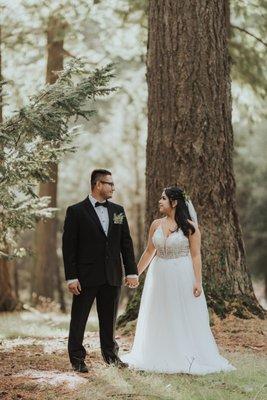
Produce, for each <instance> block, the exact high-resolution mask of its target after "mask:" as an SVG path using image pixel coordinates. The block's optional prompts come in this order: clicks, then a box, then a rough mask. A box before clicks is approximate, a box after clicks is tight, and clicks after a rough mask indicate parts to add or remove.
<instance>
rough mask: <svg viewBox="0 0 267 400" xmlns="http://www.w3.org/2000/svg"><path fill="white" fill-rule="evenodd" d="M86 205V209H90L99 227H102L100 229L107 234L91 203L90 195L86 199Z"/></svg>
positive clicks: (91, 215)
mask: <svg viewBox="0 0 267 400" xmlns="http://www.w3.org/2000/svg"><path fill="white" fill-rule="evenodd" d="M84 207H85V208H86V210H87V211H88V213H89V215H90V217H91V219H92V220H93V221H94V222H95V223H96V225H97V226H98V228H99V229H100V231H101V232H102V233H103V234H104V235H105V237H106V234H105V231H104V229H103V228H102V225H101V222H100V221H99V218H98V215H97V213H96V211H95V209H94V207H93V205H92V203H91V201H90V200H89V199H88V197H86V199H85V200H84ZM109 224H110V220H109Z"/></svg>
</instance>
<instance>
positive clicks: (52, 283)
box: [33, 17, 66, 300]
mask: <svg viewBox="0 0 267 400" xmlns="http://www.w3.org/2000/svg"><path fill="white" fill-rule="evenodd" d="M65 28H66V26H65V23H64V21H62V20H60V19H57V18H56V17H50V19H49V22H48V27H47V69H46V83H49V84H53V83H54V82H55V81H56V80H57V75H56V74H55V72H56V71H61V70H62V69H63V59H64V51H63V43H64V34H65ZM50 176H51V179H52V181H51V182H46V183H41V184H40V187H39V196H50V197H51V202H50V205H49V206H50V207H56V206H57V182H58V166H57V164H54V163H53V164H51V165H50ZM58 269H59V262H58V257H57V218H53V219H48V220H46V221H40V222H38V224H37V228H36V263H35V265H34V271H33V278H34V285H33V289H34V292H35V296H34V298H35V299H37V300H38V298H39V296H43V297H48V298H51V299H53V298H54V293H55V289H56V288H58V274H59V271H58ZM60 297H62V293H60Z"/></svg>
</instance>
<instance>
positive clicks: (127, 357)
mask: <svg viewBox="0 0 267 400" xmlns="http://www.w3.org/2000/svg"><path fill="white" fill-rule="evenodd" d="M159 211H160V212H161V213H162V214H163V215H165V217H163V218H160V219H157V220H155V221H153V222H152V224H151V227H150V230H149V235H148V244H147V247H146V249H145V251H144V253H143V255H142V257H141V258H140V261H139V263H138V266H137V267H138V273H139V275H141V274H142V272H144V270H145V269H146V268H147V267H148V265H149V264H150V263H151V264H150V267H149V270H148V273H147V276H146V280H145V284H144V289H143V293H142V298H141V304H140V310H139V315H138V320H137V325H136V333H135V338H134V343H133V346H132V350H131V352H130V353H126V354H124V355H122V357H121V359H122V361H124V362H126V363H128V364H129V366H130V368H133V369H139V370H144V371H151V372H152V371H155V372H163V373H179V372H180V373H187V374H197V375H201V374H208V373H213V372H219V371H232V370H235V369H236V368H235V367H234V366H232V365H231V364H230V363H229V362H228V361H227V360H226V359H225V358H223V357H222V356H221V355H220V354H219V351H218V348H217V345H216V342H215V340H214V337H213V334H212V332H211V330H210V326H209V315H208V309H207V304H206V299H205V295H204V292H203V288H202V281H201V253H200V243H201V236H200V231H199V228H198V223H197V215H196V212H195V209H194V207H193V204H192V202H191V201H190V200H188V199H187V198H186V194H185V192H184V191H183V190H182V189H180V188H178V187H168V188H165V189H164V191H163V193H162V196H161V198H160V200H159ZM151 260H152V262H151Z"/></svg>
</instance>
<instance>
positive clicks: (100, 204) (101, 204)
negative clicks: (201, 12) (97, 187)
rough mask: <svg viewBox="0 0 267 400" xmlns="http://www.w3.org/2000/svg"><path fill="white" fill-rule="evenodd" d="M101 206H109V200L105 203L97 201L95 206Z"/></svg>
mask: <svg viewBox="0 0 267 400" xmlns="http://www.w3.org/2000/svg"><path fill="white" fill-rule="evenodd" d="M99 206H103V207H107V206H108V202H107V201H104V203H99V201H97V202H96V203H95V207H99Z"/></svg>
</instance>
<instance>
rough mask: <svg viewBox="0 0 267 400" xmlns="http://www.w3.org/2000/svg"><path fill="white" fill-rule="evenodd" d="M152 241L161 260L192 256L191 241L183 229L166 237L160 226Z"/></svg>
mask: <svg viewBox="0 0 267 400" xmlns="http://www.w3.org/2000/svg"><path fill="white" fill-rule="evenodd" d="M152 241H153V244H154V246H155V248H156V250H157V256H158V257H160V258H179V257H185V256H188V255H189V254H190V249H189V240H188V238H187V237H186V236H185V235H184V233H183V231H182V230H181V229H179V230H178V231H176V232H173V233H171V234H170V235H169V236H168V237H166V236H165V235H164V232H163V229H162V225H161V224H160V225H159V226H158V227H157V229H156V230H155V232H154V234H153V237H152Z"/></svg>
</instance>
